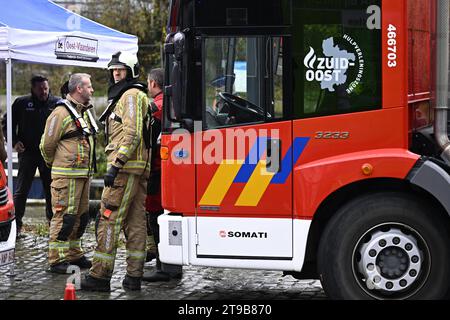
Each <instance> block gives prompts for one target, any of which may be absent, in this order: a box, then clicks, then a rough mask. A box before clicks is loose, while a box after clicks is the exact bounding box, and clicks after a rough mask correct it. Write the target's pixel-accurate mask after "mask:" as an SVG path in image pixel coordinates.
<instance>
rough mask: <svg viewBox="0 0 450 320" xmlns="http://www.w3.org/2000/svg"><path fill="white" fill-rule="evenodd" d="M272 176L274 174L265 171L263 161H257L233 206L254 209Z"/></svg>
mask: <svg viewBox="0 0 450 320" xmlns="http://www.w3.org/2000/svg"><path fill="white" fill-rule="evenodd" d="M274 175H275V173H274V172H268V171H267V170H266V161H265V160H261V161H259V162H258V165H257V166H256V168H255V170H254V171H253V173H252V176H251V177H250V179H249V180H248V182H247V184H246V185H245V187H244V190H242V192H241V194H240V196H239V198H238V199H237V201H236V203H235V205H236V206H246V207H256V206H257V205H258V203H259V201H260V200H261V198H262V196H263V194H264V192H265V191H266V189H267V187H268V186H269V184H270V181H271V180H272V178H273V176H274Z"/></svg>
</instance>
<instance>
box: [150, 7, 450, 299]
mask: <svg viewBox="0 0 450 320" xmlns="http://www.w3.org/2000/svg"><path fill="white" fill-rule="evenodd" d="M170 9H171V11H170V21H169V25H168V36H167V38H166V43H165V70H166V73H165V84H166V85H165V90H164V119H163V133H162V140H161V157H162V197H163V206H164V208H165V209H166V210H167V211H168V213H166V214H164V215H161V216H160V217H159V219H158V223H159V226H160V234H161V236H160V243H159V251H160V259H161V261H162V262H163V263H164V264H165V265H166V267H168V266H169V265H197V266H212V267H225V268H249V269H267V270H280V271H283V272H284V273H286V274H290V275H293V276H294V277H296V278H299V279H311V278H315V279H320V280H321V282H322V285H323V288H324V290H325V292H326V293H327V295H328V296H329V297H330V298H333V299H439V298H442V297H444V296H445V294H446V293H447V291H448V288H449V284H450V264H449V263H450V250H449V249H450V240H449V234H450V233H449V227H450V216H449V214H450V197H449V190H450V188H449V187H450V176H449V174H450V167H449V162H450V147H449V146H450V143H449V137H448V133H447V130H448V123H447V121H448V119H447V108H448V102H447V99H448V70H449V69H448V46H449V43H448V23H449V8H448V1H440V0H370V1H360V0H355V1H348V0H335V1H312V0H302V1H300V0H280V1H271V0H258V1H251V0H228V1H206V0H199V1H192V0H172V1H171V4H170Z"/></svg>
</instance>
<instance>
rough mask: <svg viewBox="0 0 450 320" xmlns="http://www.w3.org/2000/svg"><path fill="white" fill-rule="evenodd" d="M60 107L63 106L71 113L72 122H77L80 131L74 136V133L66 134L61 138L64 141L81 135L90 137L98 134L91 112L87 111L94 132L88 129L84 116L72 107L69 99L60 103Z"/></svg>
mask: <svg viewBox="0 0 450 320" xmlns="http://www.w3.org/2000/svg"><path fill="white" fill-rule="evenodd" d="M59 105H63V106H65V107H66V109H67V111H68V112H69V114H70V116H71V117H72V120H73V121H74V122H75V125H76V126H77V131H78V134H74V133H68V134H65V135H63V136H62V137H61V139H63V138H64V139H69V138H72V137H77V136H81V135H84V136H89V135H93V134H96V133H97V132H98V127H97V124H96V123H95V121H94V120H93V119H94V117H93V116H92V114H91V113H90V111H89V110H87V112H88V116H89V122H91V126H92V128H93V130H92V131H91V129H90V128H89V127H88V125H87V123H86V121H85V120H84V118H83V117H82V116H80V114H79V113H78V111H77V110H76V109H75V108H74V107H73V106H72V104H71V103H70V102H69V101H68V100H67V99H64V100H61V101H59V103H58V106H59Z"/></svg>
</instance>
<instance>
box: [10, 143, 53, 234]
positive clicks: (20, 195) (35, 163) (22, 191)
mask: <svg viewBox="0 0 450 320" xmlns="http://www.w3.org/2000/svg"><path fill="white" fill-rule="evenodd" d="M18 157H19V172H18V174H17V188H16V191H15V192H14V208H15V211H16V223H17V229H18V230H20V229H21V228H22V218H23V216H24V214H25V205H26V202H27V198H28V193H29V191H30V188H31V184H32V183H33V178H34V175H35V173H36V168H37V169H38V170H39V176H40V178H41V182H42V186H43V189H44V195H45V209H46V210H45V211H46V212H45V215H46V217H47V220H49V221H50V219H51V218H52V215H53V214H52V202H51V196H50V182H51V181H52V179H51V171H50V169H49V168H48V167H47V165H46V164H45V162H44V159H43V158H42V155H41V153H40V152H39V150H38V151H24V152H22V153H19V155H18Z"/></svg>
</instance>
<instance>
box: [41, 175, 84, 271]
mask: <svg viewBox="0 0 450 320" xmlns="http://www.w3.org/2000/svg"><path fill="white" fill-rule="evenodd" d="M89 186H90V179H88V178H55V179H53V181H52V183H51V192H52V208H53V218H52V220H51V222H50V240H49V253H48V260H49V263H50V265H54V264H57V263H61V262H64V261H68V262H70V261H74V260H77V259H80V258H81V257H82V256H83V251H82V249H81V240H80V239H81V236H82V235H83V233H84V231H85V230H86V227H87V225H88V223H89Z"/></svg>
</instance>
